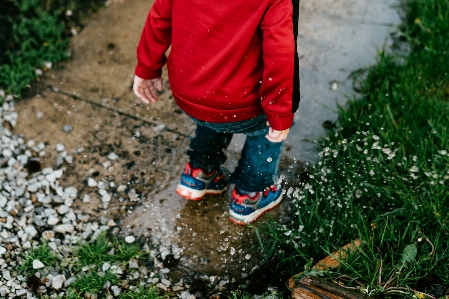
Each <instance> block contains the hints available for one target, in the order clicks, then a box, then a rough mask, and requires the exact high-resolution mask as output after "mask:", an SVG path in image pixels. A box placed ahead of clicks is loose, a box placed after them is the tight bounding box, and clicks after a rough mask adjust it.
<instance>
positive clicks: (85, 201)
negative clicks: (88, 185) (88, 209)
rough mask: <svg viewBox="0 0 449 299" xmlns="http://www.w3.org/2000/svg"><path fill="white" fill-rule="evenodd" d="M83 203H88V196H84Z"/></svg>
mask: <svg viewBox="0 0 449 299" xmlns="http://www.w3.org/2000/svg"><path fill="white" fill-rule="evenodd" d="M83 202H84V203H88V202H90V196H89V194H84V196H83Z"/></svg>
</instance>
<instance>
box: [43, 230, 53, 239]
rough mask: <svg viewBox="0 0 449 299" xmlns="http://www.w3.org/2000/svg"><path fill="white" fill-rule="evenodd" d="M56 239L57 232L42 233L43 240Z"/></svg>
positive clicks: (47, 231)
mask: <svg viewBox="0 0 449 299" xmlns="http://www.w3.org/2000/svg"><path fill="white" fill-rule="evenodd" d="M54 237H55V232H54V231H52V230H46V231H43V232H42V238H44V239H45V240H47V241H48V240H51V239H53V238H54Z"/></svg>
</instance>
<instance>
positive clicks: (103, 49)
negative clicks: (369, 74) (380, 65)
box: [14, 0, 399, 278]
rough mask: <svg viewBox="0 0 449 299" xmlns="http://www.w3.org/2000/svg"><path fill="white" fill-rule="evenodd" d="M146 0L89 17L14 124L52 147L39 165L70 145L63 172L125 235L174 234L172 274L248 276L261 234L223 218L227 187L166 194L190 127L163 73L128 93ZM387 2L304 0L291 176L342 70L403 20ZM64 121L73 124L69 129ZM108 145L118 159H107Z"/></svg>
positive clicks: (287, 161) (340, 85)
mask: <svg viewBox="0 0 449 299" xmlns="http://www.w3.org/2000/svg"><path fill="white" fill-rule="evenodd" d="M151 3H152V2H151V1H150V2H149V1H144V0H133V1H131V0H124V1H118V2H115V3H113V4H112V5H111V6H110V7H108V8H106V9H105V10H104V11H102V12H101V13H100V14H99V15H98V17H97V18H96V19H93V20H92V21H90V23H89V25H88V26H87V27H86V28H85V30H83V31H82V32H81V33H80V34H79V35H77V36H75V37H74V38H73V41H72V46H71V49H70V53H71V58H70V59H69V60H68V61H66V62H64V63H61V64H59V65H57V66H55V67H54V68H53V69H52V70H51V71H49V72H48V73H47V74H46V75H45V76H44V78H43V79H42V80H41V82H39V83H37V84H35V85H34V86H33V89H32V92H30V93H29V94H28V95H27V98H26V99H25V100H22V101H19V102H18V103H17V105H16V106H17V108H16V110H17V111H18V112H19V120H18V124H17V127H16V128H15V129H14V131H15V133H16V134H17V133H24V135H25V138H26V139H27V140H28V139H34V140H35V141H37V142H41V141H42V142H45V143H46V145H47V146H48V147H49V148H51V149H52V150H50V149H49V151H48V155H47V156H45V157H42V160H43V163H44V165H45V166H52V165H55V163H56V154H54V153H55V151H54V148H55V146H56V144H58V143H63V144H64V145H65V147H66V149H67V152H68V153H71V152H73V151H76V152H77V153H78V154H76V155H74V157H75V159H74V162H73V163H71V164H68V165H67V167H68V171H67V174H66V175H65V177H64V180H65V184H67V185H74V186H76V187H77V188H78V190H80V199H79V200H78V201H77V202H76V203H75V205H77V206H78V207H79V208H80V209H82V210H84V211H86V212H88V213H91V214H92V215H95V216H97V217H99V218H101V217H102V214H103V213H106V214H108V216H109V217H111V216H113V217H114V218H115V219H116V221H117V222H118V223H120V225H121V227H122V233H123V235H127V234H131V233H132V234H136V235H141V236H144V237H147V238H149V239H152V240H153V242H155V243H159V244H160V245H166V246H169V245H170V244H174V243H176V244H178V246H179V247H181V248H183V251H184V254H183V257H182V259H181V261H180V263H179V265H178V266H177V270H175V271H174V272H175V273H174V275H176V274H177V275H179V276H181V275H182V274H183V273H186V272H201V273H205V274H209V275H213V274H223V273H229V274H232V275H233V276H234V277H236V278H244V277H245V276H246V274H248V273H249V272H251V270H252V269H253V267H254V266H256V265H257V264H258V262H259V261H260V257H259V251H258V240H257V238H256V235H255V232H254V229H252V228H248V227H240V226H237V225H233V224H232V223H231V222H230V221H229V220H228V214H227V213H228V194H225V195H223V196H218V197H206V198H205V199H204V200H202V201H200V202H189V201H185V200H182V199H180V198H179V197H178V196H177V195H176V194H174V189H175V186H176V184H177V181H178V176H179V174H180V172H181V171H182V168H183V166H184V163H185V162H186V156H185V154H184V153H185V151H186V149H187V147H188V137H189V136H191V135H192V133H193V131H194V128H195V127H194V124H193V123H192V122H191V121H190V119H189V118H188V117H187V116H186V115H184V114H183V113H182V112H181V111H180V110H179V109H178V107H177V106H176V105H175V104H174V102H173V100H172V99H171V93H170V89H169V86H168V83H167V78H166V77H164V82H165V90H164V92H163V93H162V94H161V98H160V100H159V102H158V103H157V104H155V105H152V106H144V105H143V104H141V102H140V100H139V99H137V98H136V97H135V96H134V94H133V93H132V89H131V84H132V79H133V70H134V65H135V47H136V45H137V42H138V39H139V37H140V32H141V30H142V26H143V24H144V21H145V18H146V15H147V12H148V9H149V7H150V6H151ZM395 3H396V1H393V0H382V1H377V2H376V1H375V2H373V1H367V0H334V1H332V0H318V1H303V2H302V3H301V9H300V24H299V28H300V36H299V41H298V46H299V52H300V57H301V59H300V62H301V67H302V69H301V86H302V95H301V98H302V99H301V104H300V107H299V111H298V113H297V114H296V125H295V129H294V130H292V132H291V135H290V136H289V140H288V142H287V145H286V147H285V152H284V158H283V161H282V163H281V168H282V172H283V173H284V174H285V175H286V176H287V177H288V181H289V184H290V185H293V186H294V185H295V184H296V183H297V182H298V180H299V175H300V173H301V172H302V171H304V169H305V166H304V164H303V163H305V162H313V161H316V158H315V156H314V151H313V149H314V146H313V142H310V141H313V140H314V139H316V138H317V137H318V136H319V135H321V134H322V133H323V132H324V131H323V128H322V123H323V122H324V121H326V120H330V121H335V120H336V112H335V107H336V103H344V101H345V94H346V93H350V91H351V89H350V87H351V81H350V80H349V79H348V75H349V74H350V72H351V71H352V70H354V69H357V68H361V67H364V66H367V65H369V64H372V63H373V62H374V61H375V54H376V51H377V49H378V48H380V47H381V46H382V44H383V42H384V41H385V39H386V37H387V36H388V34H389V32H390V31H391V29H392V27H391V26H392V24H395V23H398V22H399V18H398V16H397V12H396V8H395V7H393V5H394V4H395ZM64 125H69V126H70V127H71V131H70V132H65V131H64V130H63V127H64ZM243 141H244V136H242V135H236V136H235V137H234V139H233V141H232V142H231V146H230V147H229V149H228V152H227V154H228V157H229V159H228V161H227V163H226V165H225V166H226V167H227V168H228V169H230V170H232V169H233V167H234V166H235V165H236V161H237V159H238V157H239V154H238V152H239V150H240V148H241V146H242V144H243ZM111 153H115V154H117V155H118V159H117V160H114V161H112V163H110V164H109V162H107V161H108V160H109V159H108V158H107V156H108V155H109V154H111ZM299 161H302V162H299ZM45 166H44V167H45ZM89 177H92V178H94V179H95V180H96V181H103V182H105V183H106V184H108V185H109V186H110V190H112V191H113V192H114V196H113V198H112V200H111V202H110V203H103V202H101V197H100V195H99V194H96V193H94V192H92V188H91V187H89V186H88V183H87V182H88V178H89ZM111 183H112V184H111ZM120 185H123V186H124V187H123V188H119V186H120ZM84 194H90V196H91V202H90V203H84V202H83V201H82V198H83V196H84ZM99 207H102V209H100V208H99ZM103 208H105V210H104V209H103ZM288 210H289V202H288V200H286V201H284V203H283V204H282V205H281V207H280V208H279V209H277V210H276V211H273V212H271V213H270V215H271V216H272V217H274V218H275V219H277V220H278V221H288ZM265 217H266V216H265ZM264 219H266V218H264ZM262 221H263V219H262Z"/></svg>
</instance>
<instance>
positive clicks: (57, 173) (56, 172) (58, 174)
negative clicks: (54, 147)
mask: <svg viewBox="0 0 449 299" xmlns="http://www.w3.org/2000/svg"><path fill="white" fill-rule="evenodd" d="M63 173H64V172H63V171H62V169H58V170H55V171H53V175H54V176H55V178H57V179H59V178H61V177H62V174H63Z"/></svg>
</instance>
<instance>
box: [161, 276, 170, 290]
mask: <svg viewBox="0 0 449 299" xmlns="http://www.w3.org/2000/svg"><path fill="white" fill-rule="evenodd" d="M161 282H162V283H163V284H164V285H165V286H166V287H167V288H168V287H169V286H170V285H171V282H170V280H168V279H165V278H162V279H161Z"/></svg>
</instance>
